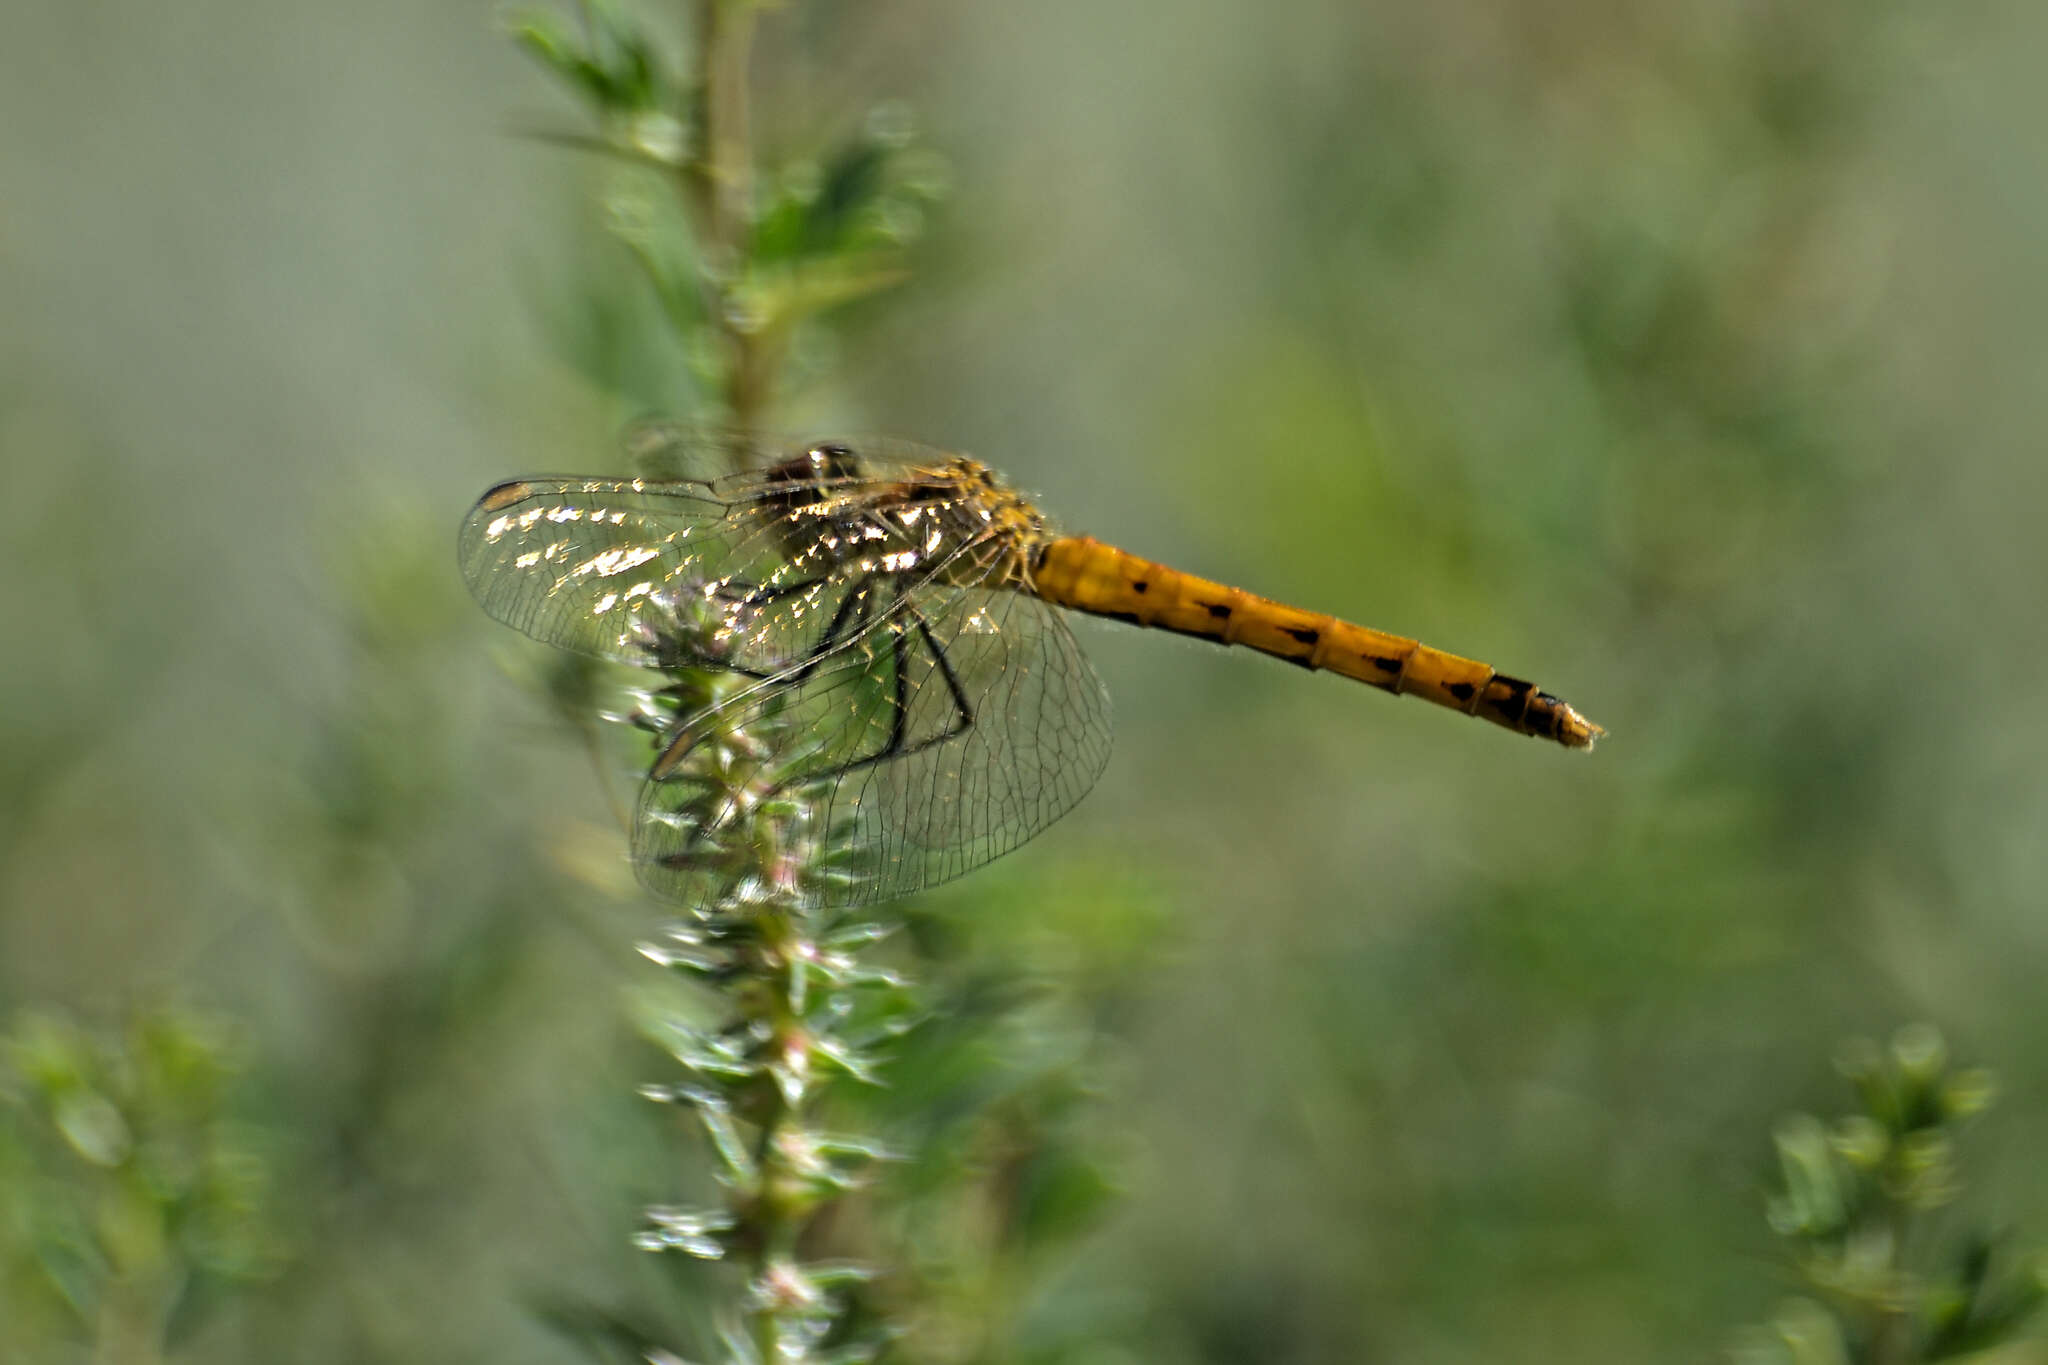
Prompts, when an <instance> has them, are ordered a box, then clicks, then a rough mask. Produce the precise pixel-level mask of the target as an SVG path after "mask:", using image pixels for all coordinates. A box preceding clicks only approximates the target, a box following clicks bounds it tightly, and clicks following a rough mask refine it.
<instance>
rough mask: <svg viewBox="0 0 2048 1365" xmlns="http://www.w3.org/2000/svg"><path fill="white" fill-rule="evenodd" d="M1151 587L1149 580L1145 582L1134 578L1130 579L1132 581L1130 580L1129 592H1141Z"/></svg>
mask: <svg viewBox="0 0 2048 1365" xmlns="http://www.w3.org/2000/svg"><path fill="white" fill-rule="evenodd" d="M1151 586H1152V584H1151V582H1150V581H1149V580H1147V579H1143V578H1134V579H1132V580H1131V591H1132V592H1143V591H1145V589H1147V588H1149V587H1151Z"/></svg>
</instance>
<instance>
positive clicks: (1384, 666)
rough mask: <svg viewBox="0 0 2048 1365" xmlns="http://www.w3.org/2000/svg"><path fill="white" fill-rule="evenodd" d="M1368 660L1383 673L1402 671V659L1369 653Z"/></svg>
mask: <svg viewBox="0 0 2048 1365" xmlns="http://www.w3.org/2000/svg"><path fill="white" fill-rule="evenodd" d="M1366 662H1367V663H1369V664H1371V665H1372V666H1373V667H1374V668H1377V669H1378V670H1379V671H1380V672H1382V673H1399V672H1400V671H1401V661H1400V660H1399V659H1395V658H1390V657H1388V656H1387V655H1384V654H1368V655H1366Z"/></svg>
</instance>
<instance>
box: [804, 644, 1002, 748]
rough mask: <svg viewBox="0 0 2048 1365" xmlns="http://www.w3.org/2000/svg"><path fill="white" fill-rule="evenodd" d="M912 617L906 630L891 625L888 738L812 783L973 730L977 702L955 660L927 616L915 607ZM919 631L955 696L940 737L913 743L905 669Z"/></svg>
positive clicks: (907, 680)
mask: <svg viewBox="0 0 2048 1365" xmlns="http://www.w3.org/2000/svg"><path fill="white" fill-rule="evenodd" d="M909 616H910V619H911V621H912V622H913V624H912V625H911V626H910V627H908V628H906V627H904V626H902V625H898V624H895V623H891V625H890V626H889V654H890V672H891V674H892V675H893V677H892V680H891V684H890V715H889V739H888V742H887V743H885V744H884V745H883V746H882V747H881V748H880V749H879V750H877V751H876V752H874V753H872V754H868V755H866V756H865V757H862V758H856V759H854V760H852V761H851V762H849V763H846V764H843V765H841V766H840V767H837V768H834V769H831V770H830V771H828V772H823V773H819V774H817V775H816V776H815V777H814V778H812V779H809V780H812V781H829V780H832V779H835V778H840V777H844V776H846V775H847V774H848V773H853V772H858V771H860V770H861V769H862V768H872V767H875V766H876V765H878V764H882V763H888V762H890V761H892V760H894V759H899V758H908V757H910V756H911V755H912V754H921V753H923V752H924V751H925V750H926V749H930V748H934V747H936V746H938V745H941V744H944V743H945V742H946V741H947V740H949V739H957V738H959V737H960V736H961V735H963V734H965V733H967V731H968V730H970V729H972V728H973V727H974V703H973V702H971V701H969V700H968V697H967V689H966V688H965V687H963V686H961V683H960V675H959V674H958V673H957V672H955V671H954V669H953V661H952V660H951V659H949V658H947V657H946V651H945V648H944V647H943V646H942V645H940V644H939V641H938V638H937V637H936V636H934V635H933V634H932V628H931V623H930V622H928V621H926V620H925V619H924V615H923V614H922V613H921V612H919V611H917V610H916V609H915V608H912V609H911V610H910V612H909ZM912 630H915V631H916V632H917V635H918V638H920V639H922V640H923V641H924V647H925V648H926V649H927V650H929V651H931V656H932V662H933V663H934V664H936V665H937V666H938V670H939V676H940V677H942V678H944V679H945V680H946V690H947V691H948V692H949V693H951V694H952V701H953V719H952V723H951V724H949V725H948V726H947V727H946V732H945V733H944V734H940V735H928V736H926V737H925V738H923V739H920V740H916V741H910V740H908V737H907V735H906V731H907V729H908V728H909V723H910V674H909V671H908V669H907V668H906V667H905V665H906V663H907V662H908V659H909V651H910V635H911V631H912Z"/></svg>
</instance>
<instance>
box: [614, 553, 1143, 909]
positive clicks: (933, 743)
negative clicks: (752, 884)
mask: <svg viewBox="0 0 2048 1365" xmlns="http://www.w3.org/2000/svg"><path fill="white" fill-rule="evenodd" d="M874 590H875V591H876V592H877V594H878V596H877V599H876V600H875V601H874V602H872V603H871V604H869V607H868V610H867V611H866V613H865V614H862V615H861V616H860V617H859V620H858V624H857V625H856V626H851V627H848V631H849V634H848V636H847V638H846V639H844V640H843V641H837V642H834V643H833V644H832V646H831V648H830V649H829V650H827V651H826V652H824V653H822V654H821V655H820V657H819V658H817V659H816V660H814V661H812V662H810V663H808V664H806V665H804V666H803V667H801V668H798V669H796V670H793V671H791V672H789V673H787V674H785V675H783V676H780V677H778V678H774V679H770V680H768V681H766V682H764V683H762V684H760V685H758V686H756V687H753V688H751V689H748V690H747V691H745V692H743V693H742V694H741V695H739V696H737V697H735V698H733V699H732V700H730V701H729V702H728V703H726V704H725V705H724V706H722V707H719V708H716V709H714V710H713V711H711V712H710V713H707V714H706V715H704V716H700V717H696V718H694V719H692V720H691V721H690V722H688V723H687V725H686V727H685V730H684V732H683V734H682V735H680V736H679V737H678V738H677V739H676V741H675V742H674V743H673V744H672V745H671V747H670V752H669V754H668V755H666V756H665V761H664V762H663V763H658V764H657V765H656V768H655V772H654V775H653V776H651V777H650V778H649V779H648V781H647V783H646V784H645V786H644V787H643V788H642V791H641V797H640V806H639V812H638V818H637V820H636V822H635V833H634V853H635V860H636V862H637V863H638V865H639V867H640V872H641V877H642V880H644V881H645V882H646V883H647V884H648V885H649V886H650V887H651V888H652V889H654V890H655V891H657V892H659V893H661V894H663V895H666V896H669V897H671V898H672V899H677V900H681V901H683V902H685V903H689V904H703V903H704V902H706V901H707V900H709V899H710V898H712V897H714V896H716V895H717V894H718V893H719V890H720V889H721V887H720V885H719V883H718V878H717V863H718V847H719V830H718V828H717V827H718V826H720V825H722V823H723V819H724V817H725V816H727V815H729V814H731V812H722V811H720V810H719V808H718V801H719V800H720V799H721V798H719V797H718V796H716V795H715V792H716V791H717V790H718V788H715V787H714V786H713V785H712V783H711V782H710V781H708V780H707V774H708V773H711V772H714V771H716V770H717V765H718V758H717V755H718V754H719V752H720V749H719V746H720V744H721V742H722V740H724V739H727V738H729V737H730V736H731V735H732V734H733V733H734V732H735V731H741V732H744V731H747V730H749V729H758V730H760V731H763V732H773V733H776V734H779V735H780V736H782V737H783V740H784V741H785V742H789V743H792V744H793V745H794V746H795V749H796V755H795V757H794V758H791V759H788V760H784V761H783V762H782V763H781V764H780V765H779V766H777V767H776V768H775V770H774V773H773V775H772V777H769V778H767V779H764V780H765V781H766V783H767V785H768V787H770V788H772V789H774V790H779V791H783V792H786V793H788V794H790V795H792V796H800V797H802V798H804V799H807V800H808V801H809V803H810V805H811V810H812V813H813V818H814V821H815V824H816V828H818V829H820V830H829V831H833V833H832V834H831V835H830V840H831V843H832V846H833V847H834V849H835V850H837V851H838V852H839V854H840V856H841V858H842V859H843V860H844V862H845V865H846V870H847V872H848V873H849V874H850V877H851V880H850V881H849V882H848V883H847V884H846V885H843V886H837V887H833V888H830V889H827V890H825V891H822V892H820V893H818V899H819V901H820V902H821V903H823V904H862V903H866V902H870V901H879V900H886V899H889V898H891V897H894V896H900V895H905V894H908V893H909V892H912V891H916V890H919V889H921V888H924V887H927V886H932V885H935V884H937V883H939V882H942V881H946V880H949V879H951V878H953V877H957V876H959V875H960V874H962V873H964V872H967V871H969V870H971V869H972V868H975V867H978V866H980V865H981V864H983V863H985V862H988V861H990V860H991V859H993V858H996V857H998V856H1000V855H1001V854H1003V853H1007V852H1008V851H1010V850H1011V849H1013V848H1015V847H1017V846H1018V845H1019V844H1021V843H1023V842H1025V841H1026V840H1027V839H1029V838H1031V837H1032V836H1033V835H1035V834H1037V833H1038V832H1039V831H1040V830H1042V829H1044V828H1045V827H1046V826H1047V825H1049V824H1051V823H1052V822H1053V821H1054V820H1057V819H1058V818H1059V817H1060V816H1061V815H1063V814H1065V813H1066V812H1067V811H1068V810H1070V809H1072V808H1073V806H1074V805H1075V803H1077V802H1078V801H1079V800H1080V799H1081V797H1082V796H1083V795H1085V794H1086V793H1087V791H1088V789H1089V788H1090V787H1092V786H1094V784H1095V781H1096V779H1097V778H1098V777H1099V776H1100V775H1101V773H1102V769H1103V767H1104V765H1105V764H1106V763H1107V762H1108V759H1109V748H1110V720H1109V697H1108V693H1107V691H1106V690H1105V689H1104V687H1103V686H1102V683H1101V680H1100V679H1099V678H1097V677H1096V675H1095V671H1094V669H1093V668H1091V667H1090V666H1089V664H1088V661H1087V659H1086V658H1085V657H1084V656H1083V655H1082V653H1081V650H1080V647H1079V645H1078V644H1077V643H1076V642H1075V640H1074V638H1073V635H1072V633H1071V632H1070V631H1069V630H1068V628H1067V625H1066V622H1065V621H1064V620H1062V619H1061V618H1060V617H1059V615H1058V614H1057V613H1056V612H1054V611H1053V610H1052V609H1050V608H1049V607H1047V606H1046V605H1045V604H1044V603H1043V602H1040V601H1039V600H1038V599H1036V598H1034V597H1028V596H1025V595H1023V594H1020V593H1016V592H1012V591H1008V590H1006V589H1002V588H996V587H989V586H947V585H938V584H935V583H932V582H929V581H927V582H925V583H922V584H916V585H910V586H905V585H903V584H900V583H897V582H891V581H888V580H883V581H882V582H881V583H880V584H879V585H878V586H877V587H876V588H875V589H874ZM856 610H858V609H856ZM717 780H718V781H719V782H721V783H723V782H725V781H726V780H728V779H727V778H726V777H725V776H723V775H721V776H720V777H719V778H718V779H717Z"/></svg>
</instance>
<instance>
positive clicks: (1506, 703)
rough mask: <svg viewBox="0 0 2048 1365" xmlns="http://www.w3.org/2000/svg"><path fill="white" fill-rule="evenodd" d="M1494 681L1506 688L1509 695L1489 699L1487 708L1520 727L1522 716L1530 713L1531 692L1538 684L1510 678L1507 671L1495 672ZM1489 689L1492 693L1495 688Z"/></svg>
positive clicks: (1510, 723) (1512, 724) (1514, 725)
mask: <svg viewBox="0 0 2048 1365" xmlns="http://www.w3.org/2000/svg"><path fill="white" fill-rule="evenodd" d="M1493 681H1494V682H1496V683H1498V684H1500V685H1501V686H1502V687H1504V688H1506V689H1507V695H1506V696H1505V697H1500V698H1497V699H1489V701H1488V702H1487V703H1486V707H1487V709H1488V710H1489V711H1491V712H1492V713H1493V714H1494V715H1495V716H1498V717H1499V718H1500V719H1501V720H1503V721H1505V722H1507V723H1508V724H1509V725H1511V726H1513V727H1515V728H1516V729H1520V728H1521V725H1522V718H1523V717H1525V716H1527V715H1528V714H1529V694H1530V693H1531V692H1532V691H1534V690H1535V687H1536V684H1534V683H1531V682H1524V681H1522V679H1520V678H1510V677H1508V676H1507V675H1506V674H1505V673H1496V674H1494V675H1493ZM1487 690H1488V692H1489V693H1490V692H1491V691H1492V690H1493V689H1492V688H1491V687H1490V686H1489V687H1488V689H1487Z"/></svg>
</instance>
